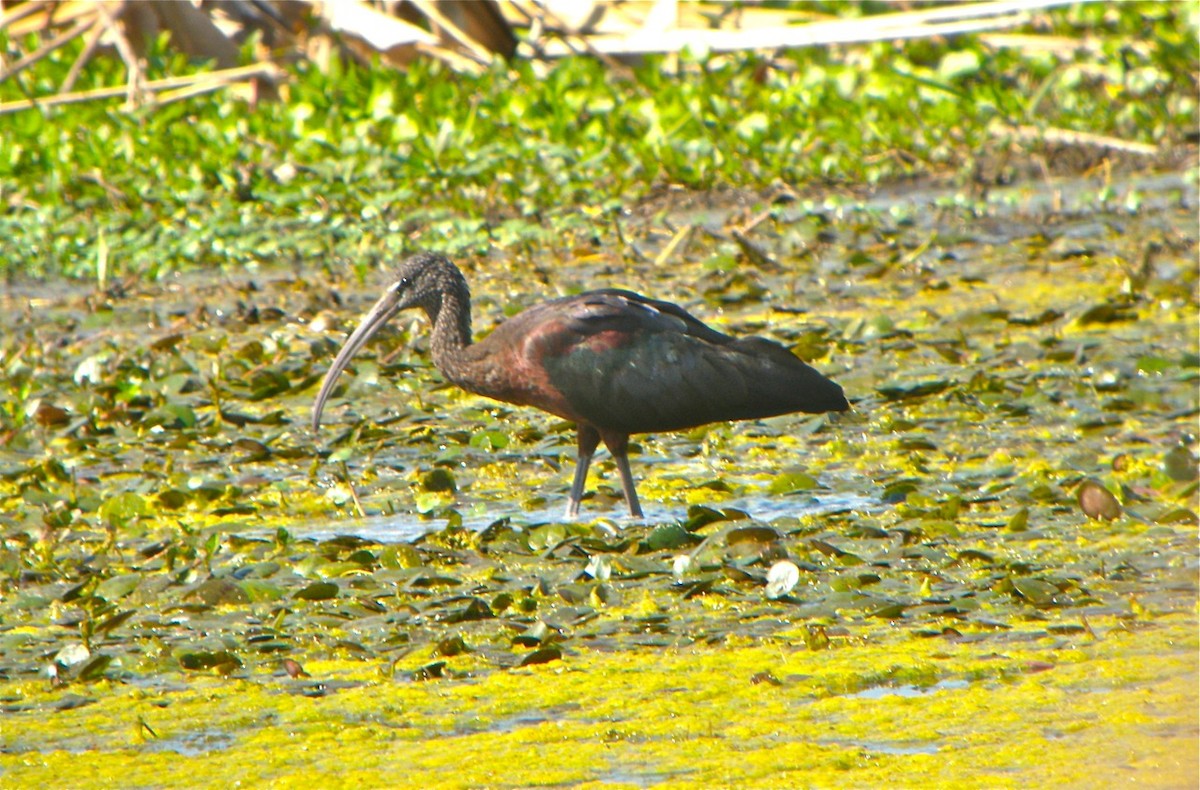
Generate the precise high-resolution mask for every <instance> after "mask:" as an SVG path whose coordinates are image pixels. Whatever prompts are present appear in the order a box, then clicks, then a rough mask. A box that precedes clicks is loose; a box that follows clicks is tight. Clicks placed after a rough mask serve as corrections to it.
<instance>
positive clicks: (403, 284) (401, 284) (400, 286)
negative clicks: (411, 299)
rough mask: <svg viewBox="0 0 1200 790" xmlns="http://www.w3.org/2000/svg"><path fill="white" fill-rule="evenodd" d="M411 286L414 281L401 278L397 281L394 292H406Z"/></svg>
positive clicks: (393, 287) (393, 288)
mask: <svg viewBox="0 0 1200 790" xmlns="http://www.w3.org/2000/svg"><path fill="white" fill-rule="evenodd" d="M411 285H412V280H410V279H408V278H407V277H401V278H400V279H399V280H397V281H396V284H395V285H393V286H392V290H393V291H404V290H407V289H408V287H409V286H411Z"/></svg>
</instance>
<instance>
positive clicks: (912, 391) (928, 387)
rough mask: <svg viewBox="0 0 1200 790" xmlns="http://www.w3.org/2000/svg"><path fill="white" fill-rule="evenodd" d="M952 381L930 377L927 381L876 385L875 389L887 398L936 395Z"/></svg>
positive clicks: (950, 384)
mask: <svg viewBox="0 0 1200 790" xmlns="http://www.w3.org/2000/svg"><path fill="white" fill-rule="evenodd" d="M953 383H954V382H952V381H948V380H946V379H931V380H928V381H914V382H911V383H907V384H887V385H884V386H882V387H876V388H875V391H876V392H878V393H879V394H880V395H882V396H883V397H885V398H887V399H888V400H907V399H909V398H923V397H925V396H927V395H936V394H937V393H939V392H944V391H945V390H947V389H949V388H950V387H951V386H952V385H953Z"/></svg>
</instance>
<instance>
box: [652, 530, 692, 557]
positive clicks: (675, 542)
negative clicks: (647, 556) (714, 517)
mask: <svg viewBox="0 0 1200 790" xmlns="http://www.w3.org/2000/svg"><path fill="white" fill-rule="evenodd" d="M698 542H699V538H697V537H696V536H695V535H693V534H692V533H690V532H688V531H687V530H686V529H684V528H683V527H681V526H679V525H678V524H659V525H658V526H657V527H655V528H654V529H653V530H652V531H651V532H650V534H649V535H648V536H646V546H647V548H649V549H650V551H661V550H663V549H677V548H679V547H680V546H685V545H688V544H690V543H698Z"/></svg>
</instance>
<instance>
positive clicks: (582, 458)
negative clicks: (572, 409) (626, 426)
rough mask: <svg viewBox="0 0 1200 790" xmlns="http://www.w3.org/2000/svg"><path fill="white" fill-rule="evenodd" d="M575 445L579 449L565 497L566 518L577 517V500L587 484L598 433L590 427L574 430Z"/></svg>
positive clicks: (581, 496)
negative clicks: (568, 491)
mask: <svg viewBox="0 0 1200 790" xmlns="http://www.w3.org/2000/svg"><path fill="white" fill-rule="evenodd" d="M576 443H577V446H578V447H579V450H578V454H577V455H576V457H575V479H574V480H573V481H572V482H571V495H570V496H569V497H567V518H576V517H577V516H578V515H579V500H581V499H583V484H584V483H585V482H587V473H588V467H589V466H591V465H592V454H593V453H595V452H596V447H597V446H598V445H599V444H600V432H599V431H597V430H596V429H595V428H593V427H592V426H590V425H580V426H579V427H578V428H576Z"/></svg>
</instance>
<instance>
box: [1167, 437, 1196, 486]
mask: <svg viewBox="0 0 1200 790" xmlns="http://www.w3.org/2000/svg"><path fill="white" fill-rule="evenodd" d="M1163 471H1164V472H1166V473H1167V477H1169V478H1171V479H1172V480H1178V481H1179V482H1181V483H1190V482H1192V481H1193V480H1195V479H1197V477H1200V468H1197V461H1196V456H1195V455H1194V454H1193V453H1192V451H1191V450H1189V449H1188V448H1186V447H1184V446H1183V445H1176V446H1175V447H1173V448H1171V449H1170V450H1169V451H1168V452H1167V454H1166V455H1164V456H1163Z"/></svg>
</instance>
